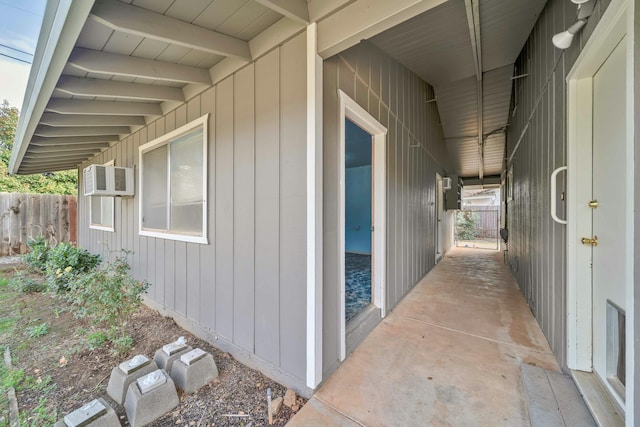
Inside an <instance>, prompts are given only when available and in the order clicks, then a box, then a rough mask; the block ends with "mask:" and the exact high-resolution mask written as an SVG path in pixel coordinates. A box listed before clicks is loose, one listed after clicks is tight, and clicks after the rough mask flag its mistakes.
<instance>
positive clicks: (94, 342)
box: [87, 331, 107, 350]
mask: <svg viewBox="0 0 640 427" xmlns="http://www.w3.org/2000/svg"><path fill="white" fill-rule="evenodd" d="M106 342H107V336H106V335H105V334H104V332H101V331H98V332H92V333H90V334H89V335H87V347H89V349H90V350H96V349H99V348H101V347H102V346H103V345H104V343H106Z"/></svg>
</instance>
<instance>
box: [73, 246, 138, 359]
mask: <svg viewBox="0 0 640 427" xmlns="http://www.w3.org/2000/svg"><path fill="white" fill-rule="evenodd" d="M129 270H130V267H129V264H128V263H127V259H126V253H125V254H124V255H123V256H118V257H116V258H115V260H114V261H112V262H109V263H107V264H105V265H103V266H102V267H101V268H99V269H95V270H92V271H90V272H88V273H86V274H79V275H77V276H76V277H75V278H74V280H73V281H71V282H69V292H67V293H66V294H65V295H64V298H65V299H66V300H67V301H69V302H70V303H71V304H72V305H73V307H74V310H75V314H76V315H77V316H79V317H85V316H88V317H90V318H92V319H93V321H94V322H96V323H105V324H106V325H107V326H108V327H109V328H110V329H111V332H110V333H109V339H111V341H112V342H113V343H114V347H115V348H116V351H117V352H118V353H119V354H123V353H125V352H126V351H127V350H128V349H129V347H130V346H131V343H132V342H133V341H132V339H131V337H129V336H128V335H127V326H128V323H129V320H130V318H131V316H132V315H133V314H134V313H135V312H136V311H137V310H138V309H139V308H140V305H141V304H142V295H143V294H145V293H146V292H147V289H149V283H147V282H146V281H143V282H140V281H138V280H136V279H134V278H133V277H131V276H130V275H129ZM125 347H126V349H125ZM122 349H124V351H121V350H122Z"/></svg>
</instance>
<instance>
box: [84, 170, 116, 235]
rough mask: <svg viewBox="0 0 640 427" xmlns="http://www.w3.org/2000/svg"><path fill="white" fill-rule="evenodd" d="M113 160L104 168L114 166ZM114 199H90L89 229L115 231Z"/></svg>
mask: <svg viewBox="0 0 640 427" xmlns="http://www.w3.org/2000/svg"><path fill="white" fill-rule="evenodd" d="M113 165H114V161H113V160H111V161H109V162H107V163H105V164H104V166H113ZM114 211H115V208H114V197H112V196H91V197H89V228H93V229H96V230H104V231H114V225H113V222H114V221H113V218H114V216H115V215H114Z"/></svg>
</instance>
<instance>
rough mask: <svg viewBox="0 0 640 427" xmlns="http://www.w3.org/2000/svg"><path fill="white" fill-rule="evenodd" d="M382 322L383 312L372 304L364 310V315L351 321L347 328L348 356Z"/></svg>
mask: <svg viewBox="0 0 640 427" xmlns="http://www.w3.org/2000/svg"><path fill="white" fill-rule="evenodd" d="M381 320H382V312H381V310H380V308H379V307H376V306H375V305H374V304H370V305H369V306H368V307H367V308H365V309H364V310H362V313H360V314H358V315H357V316H356V317H354V318H353V319H351V320H350V321H349V323H347V328H346V331H345V332H346V350H347V351H346V355H347V356H348V355H349V354H351V353H353V351H354V350H355V349H356V347H358V345H360V343H362V341H364V339H365V338H366V337H367V335H369V334H370V333H371V331H373V329H374V328H375V327H376V326H378V323H380V321H381Z"/></svg>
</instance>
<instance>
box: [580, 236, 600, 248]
mask: <svg viewBox="0 0 640 427" xmlns="http://www.w3.org/2000/svg"><path fill="white" fill-rule="evenodd" d="M582 244H583V245H591V246H598V236H593V239H590V238H588V237H583V238H582Z"/></svg>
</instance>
